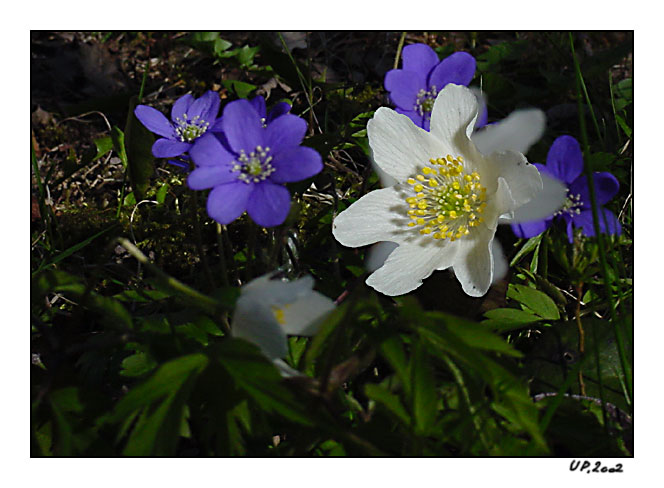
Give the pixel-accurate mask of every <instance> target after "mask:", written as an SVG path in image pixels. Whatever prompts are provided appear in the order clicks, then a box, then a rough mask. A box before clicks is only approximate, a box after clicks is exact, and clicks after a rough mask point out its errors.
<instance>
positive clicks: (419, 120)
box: [394, 107, 424, 127]
mask: <svg viewBox="0 0 664 488" xmlns="http://www.w3.org/2000/svg"><path fill="white" fill-rule="evenodd" d="M394 111H395V112H396V113H398V114H403V115H406V116H407V117H408V118H409V119H410V120H412V121H413V123H414V124H415V125H416V126H418V127H423V126H424V117H423V116H422V115H420V114H419V113H418V112H416V111H415V110H403V109H401V108H399V107H397V108H395V109H394Z"/></svg>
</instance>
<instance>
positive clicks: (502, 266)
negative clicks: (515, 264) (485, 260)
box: [491, 237, 510, 285]
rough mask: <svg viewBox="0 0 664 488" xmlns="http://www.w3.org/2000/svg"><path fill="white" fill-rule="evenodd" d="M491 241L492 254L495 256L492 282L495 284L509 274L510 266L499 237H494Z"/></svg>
mask: <svg viewBox="0 0 664 488" xmlns="http://www.w3.org/2000/svg"><path fill="white" fill-rule="evenodd" d="M491 243H492V244H491V255H492V256H493V278H492V279H491V284H492V285H494V284H496V283H498V282H499V281H500V280H502V279H503V278H504V277H505V276H507V272H508V271H509V269H510V267H509V264H508V263H507V259H505V253H504V252H503V247H502V246H501V245H500V243H499V242H498V239H496V238H495V237H494V238H493V241H491Z"/></svg>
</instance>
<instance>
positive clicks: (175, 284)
mask: <svg viewBox="0 0 664 488" xmlns="http://www.w3.org/2000/svg"><path fill="white" fill-rule="evenodd" d="M117 242H118V244H120V245H121V246H122V247H124V248H125V249H126V250H127V251H128V252H129V254H131V255H132V256H133V257H134V258H136V260H137V261H138V262H139V263H141V264H142V265H143V266H145V268H146V269H148V270H149V271H150V272H151V273H153V274H154V275H156V276H157V278H158V279H159V280H160V281H161V282H162V283H163V284H164V286H166V287H167V288H169V289H171V290H172V291H174V292H176V293H178V294H179V295H183V296H185V297H187V298H190V299H192V300H193V301H194V303H195V304H196V305H198V306H199V307H201V308H202V309H204V310H206V311H208V312H210V313H213V314H214V315H217V314H218V313H219V312H220V311H222V310H223V307H222V306H221V305H220V304H219V302H217V301H216V300H215V299H213V298H211V297H209V296H207V295H204V294H203V293H200V292H199V291H197V290H194V289H193V288H191V287H190V286H188V285H185V284H184V283H182V282H181V281H179V280H177V279H176V278H173V277H172V276H170V275H169V274H168V273H166V272H164V271H162V270H161V269H160V268H159V267H158V266H156V265H154V264H153V263H152V262H151V261H150V260H149V259H148V257H147V256H146V255H145V254H143V253H142V252H141V250H140V249H138V248H137V247H136V246H134V244H132V243H131V241H129V239H125V238H124V237H119V238H118V239H117ZM222 323H223V321H222ZM227 332H230V331H227Z"/></svg>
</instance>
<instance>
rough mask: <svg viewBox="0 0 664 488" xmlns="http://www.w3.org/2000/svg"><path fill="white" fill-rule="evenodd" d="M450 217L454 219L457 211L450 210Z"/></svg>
mask: <svg viewBox="0 0 664 488" xmlns="http://www.w3.org/2000/svg"><path fill="white" fill-rule="evenodd" d="M450 218H451V219H456V218H457V213H456V212H455V211H454V210H450Z"/></svg>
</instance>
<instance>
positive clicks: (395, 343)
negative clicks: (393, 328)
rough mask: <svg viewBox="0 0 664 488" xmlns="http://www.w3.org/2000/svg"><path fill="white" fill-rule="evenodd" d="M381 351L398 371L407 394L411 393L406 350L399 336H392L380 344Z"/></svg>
mask: <svg viewBox="0 0 664 488" xmlns="http://www.w3.org/2000/svg"><path fill="white" fill-rule="evenodd" d="M380 352H381V354H382V355H383V357H384V358H385V359H387V362H388V363H390V366H392V368H393V369H394V371H395V372H396V374H397V377H398V378H399V381H401V384H402V386H403V388H404V390H405V391H406V394H407V395H410V393H409V391H410V374H409V372H408V364H407V359H406V352H405V351H404V349H403V347H402V343H401V341H400V340H399V338H398V337H396V336H392V337H390V338H389V339H387V340H385V341H383V342H382V343H381V345H380Z"/></svg>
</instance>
